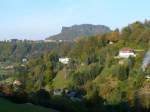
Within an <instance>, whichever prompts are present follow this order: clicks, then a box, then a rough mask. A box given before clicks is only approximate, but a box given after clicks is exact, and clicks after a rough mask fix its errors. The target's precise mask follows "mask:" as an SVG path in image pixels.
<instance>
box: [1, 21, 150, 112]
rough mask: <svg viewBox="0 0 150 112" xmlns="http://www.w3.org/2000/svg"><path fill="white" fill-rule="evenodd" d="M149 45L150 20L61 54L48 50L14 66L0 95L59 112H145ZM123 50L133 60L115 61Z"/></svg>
mask: <svg viewBox="0 0 150 112" xmlns="http://www.w3.org/2000/svg"><path fill="white" fill-rule="evenodd" d="M149 42H150V22H149V21H145V22H144V23H142V22H135V23H133V24H130V25H128V26H127V27H124V28H123V29H122V30H121V31H119V30H118V29H116V30H114V31H112V32H108V33H105V34H103V35H96V36H90V37H89V38H84V37H83V38H79V39H78V40H77V41H76V42H74V44H72V45H71V46H72V47H69V46H67V44H66V46H65V45H63V46H62V47H61V52H60V51H59V50H56V49H53V50H50V51H47V50H46V51H45V52H43V53H42V54H41V55H39V56H38V55H37V56H36V57H34V58H31V59H30V60H29V61H28V62H27V63H25V65H24V66H17V67H16V69H15V72H14V75H12V76H11V78H12V79H13V80H12V82H11V84H9V85H7V86H6V83H7V82H6V83H3V84H2V85H1V88H0V90H1V92H2V93H3V94H4V96H5V97H7V98H8V99H10V100H12V101H14V102H31V103H33V104H37V105H42V106H46V107H49V108H54V109H56V110H60V111H61V112H148V111H150V79H149V78H148V77H147V76H148V75H149V74H150V67H149V66H146V68H145V70H143V69H142V63H143V59H144V57H145V54H146V52H147V51H148V49H149V47H150V46H149ZM122 49H125V52H126V51H128V50H129V51H128V52H132V53H134V54H135V56H129V57H128V58H125V57H119V53H120V51H121V50H122ZM131 49H134V51H132V50H131ZM4 54H5V53H4ZM60 57H68V58H69V59H70V60H69V63H67V64H63V63H61V62H60V60H59V58H60ZM15 80H17V81H18V83H15V85H14V82H13V81H15Z"/></svg>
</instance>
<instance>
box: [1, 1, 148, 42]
mask: <svg viewBox="0 0 150 112" xmlns="http://www.w3.org/2000/svg"><path fill="white" fill-rule="evenodd" d="M149 5H150V0H0V40H3V39H10V38H19V39H24V38H26V39H44V38H46V37H48V36H50V35H53V34H56V33H58V32H60V31H61V27H62V26H70V25H74V24H84V23H89V24H101V25H107V26H109V27H110V28H112V29H114V28H117V27H119V28H122V27H123V26H126V25H128V24H129V23H132V22H134V21H136V20H140V21H144V20H145V19H150V14H149V13H150V7H149Z"/></svg>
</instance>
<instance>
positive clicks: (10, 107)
mask: <svg viewBox="0 0 150 112" xmlns="http://www.w3.org/2000/svg"><path fill="white" fill-rule="evenodd" d="M0 112H57V111H54V110H52V109H46V108H43V107H39V106H34V105H31V104H14V103H12V102H9V101H7V100H5V99H2V98H0Z"/></svg>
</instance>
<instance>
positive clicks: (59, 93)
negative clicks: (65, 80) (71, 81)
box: [53, 89, 63, 96]
mask: <svg viewBox="0 0 150 112" xmlns="http://www.w3.org/2000/svg"><path fill="white" fill-rule="evenodd" d="M62 94H63V89H56V90H54V91H53V95H55V96H61V95H62Z"/></svg>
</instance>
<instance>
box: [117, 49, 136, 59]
mask: <svg viewBox="0 0 150 112" xmlns="http://www.w3.org/2000/svg"><path fill="white" fill-rule="evenodd" d="M130 56H131V57H136V54H135V51H134V49H131V48H123V49H121V50H120V51H119V57H120V58H129V57H130Z"/></svg>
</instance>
